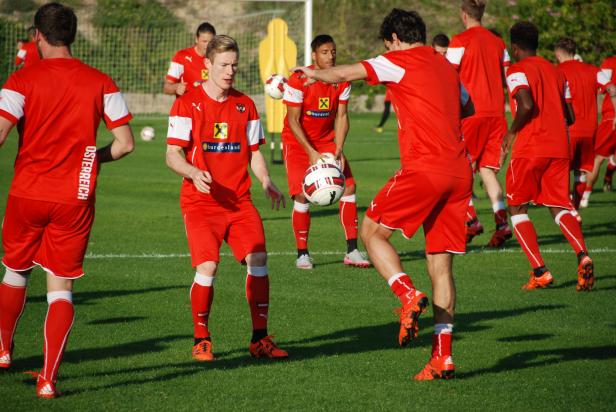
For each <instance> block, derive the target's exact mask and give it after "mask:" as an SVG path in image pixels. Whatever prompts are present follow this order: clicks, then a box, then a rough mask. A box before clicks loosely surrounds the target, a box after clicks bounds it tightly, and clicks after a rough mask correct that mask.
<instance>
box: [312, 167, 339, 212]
mask: <svg viewBox="0 0 616 412" xmlns="http://www.w3.org/2000/svg"><path fill="white" fill-rule="evenodd" d="M344 185H345V183H344V174H342V171H341V170H340V169H339V168H338V167H337V166H336V165H334V164H331V163H317V164H314V165H312V166H310V167H309V168H308V170H306V175H305V176H304V182H303V183H302V190H303V192H304V196H306V199H308V201H309V202H310V203H312V204H315V205H318V206H330V205H333V204H334V203H336V202H337V201H338V200H340V198H341V197H342V194H343V193H344Z"/></svg>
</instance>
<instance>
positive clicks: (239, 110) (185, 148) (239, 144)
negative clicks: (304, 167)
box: [167, 36, 288, 361]
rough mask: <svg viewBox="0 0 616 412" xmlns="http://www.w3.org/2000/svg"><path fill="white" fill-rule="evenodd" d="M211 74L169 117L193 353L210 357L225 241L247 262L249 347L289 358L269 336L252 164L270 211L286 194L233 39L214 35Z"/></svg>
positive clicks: (266, 281)
mask: <svg viewBox="0 0 616 412" xmlns="http://www.w3.org/2000/svg"><path fill="white" fill-rule="evenodd" d="M205 56H206V57H205V64H206V66H207V69H208V72H209V77H208V80H207V81H205V82H204V83H203V84H202V85H200V86H199V87H197V88H196V89H195V90H194V91H192V92H191V93H187V94H185V95H183V96H181V97H179V98H178V99H177V100H176V101H175V103H174V104H173V107H172V108H171V113H170V115H169V130H168V133H167V165H168V166H169V168H171V170H173V171H174V172H176V173H177V174H179V175H180V176H182V177H183V178H184V180H183V182H182V188H181V191H180V206H181V209H182V215H183V217H184V223H185V226H186V235H187V237H188V246H189V249H190V255H191V258H192V264H193V266H194V267H195V268H196V273H195V278H194V282H193V284H192V287H191V289H190V302H191V307H192V316H193V325H194V338H195V342H194V346H193V351H192V356H193V358H194V359H195V360H197V361H212V360H214V354H213V353H212V340H211V337H210V331H209V329H208V322H209V315H210V309H211V306H212V300H213V298H214V280H215V279H216V272H217V268H218V263H219V261H220V246H221V244H222V242H223V241H225V242H227V243H228V244H229V246H230V247H231V250H232V251H233V254H234V256H235V258H236V259H237V261H238V262H241V263H243V264H244V263H245V264H246V265H247V266H246V267H247V272H248V273H247V276H246V298H247V300H248V305H249V306H250V314H251V317H252V328H253V331H252V339H251V341H250V346H249V351H250V354H251V355H252V356H253V357H257V358H286V357H287V356H288V355H287V352H285V351H284V350H282V349H280V348H278V347H277V346H276V344H275V343H274V342H273V341H272V338H271V336H268V334H267V319H268V306H269V278H268V269H267V252H266V249H265V235H264V232H263V223H262V221H261V216H259V212H258V211H257V209H256V208H255V207H254V205H253V204H252V200H251V196H250V176H249V174H248V170H247V168H248V166H249V165H250V168H251V169H252V171H253V173H254V174H255V176H256V177H257V179H259V181H260V182H261V185H262V187H263V190H264V191H265V194H266V196H267V197H269V198H271V200H272V208H276V209H278V208H279V206H280V204H281V203H282V205H283V207H284V206H285V202H284V197H283V195H282V193H281V192H280V190H278V188H277V187H276V185H274V183H273V182H272V180H271V179H270V176H269V171H268V170H267V165H266V163H265V159H264V158H263V155H262V154H261V152H260V151H259V146H260V145H262V144H263V143H264V137H263V129H262V127H261V121H260V120H259V114H258V112H257V109H256V107H255V104H254V102H253V101H252V100H251V99H250V98H249V97H248V96H246V95H245V94H243V93H241V92H239V91H237V90H235V89H234V88H233V82H234V80H235V75H236V73H237V68H238V58H239V48H238V45H237V43H236V42H235V40H233V39H232V38H231V37H228V36H216V37H214V38H213V39H212V41H211V42H210V43H209V44H208V46H207V51H206V55H205Z"/></svg>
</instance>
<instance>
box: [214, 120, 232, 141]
mask: <svg viewBox="0 0 616 412" xmlns="http://www.w3.org/2000/svg"><path fill="white" fill-rule="evenodd" d="M228 137H229V125H228V124H227V123H214V139H220V140H226V139H227V138H228Z"/></svg>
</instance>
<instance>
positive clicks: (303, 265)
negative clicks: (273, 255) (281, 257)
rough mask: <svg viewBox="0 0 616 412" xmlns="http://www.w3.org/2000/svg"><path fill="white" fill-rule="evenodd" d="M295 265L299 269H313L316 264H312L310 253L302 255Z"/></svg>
mask: <svg viewBox="0 0 616 412" xmlns="http://www.w3.org/2000/svg"><path fill="white" fill-rule="evenodd" d="M295 267H296V268H298V269H306V270H311V269H313V268H314V265H313V264H312V258H311V257H310V255H301V256H300V257H298V258H297V260H296V261H295Z"/></svg>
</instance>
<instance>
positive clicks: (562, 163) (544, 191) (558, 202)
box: [505, 157, 572, 209]
mask: <svg viewBox="0 0 616 412" xmlns="http://www.w3.org/2000/svg"><path fill="white" fill-rule="evenodd" d="M505 185H506V191H507V203H509V205H511V206H519V205H524V204H527V203H534V204H537V205H544V206H548V207H552V206H553V207H562V208H563V209H571V208H572V205H571V200H570V199H569V159H554V158H550V157H537V158H530V159H522V158H515V159H511V162H510V163H509V168H508V169H507V177H506V183H505Z"/></svg>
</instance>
